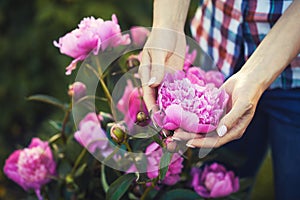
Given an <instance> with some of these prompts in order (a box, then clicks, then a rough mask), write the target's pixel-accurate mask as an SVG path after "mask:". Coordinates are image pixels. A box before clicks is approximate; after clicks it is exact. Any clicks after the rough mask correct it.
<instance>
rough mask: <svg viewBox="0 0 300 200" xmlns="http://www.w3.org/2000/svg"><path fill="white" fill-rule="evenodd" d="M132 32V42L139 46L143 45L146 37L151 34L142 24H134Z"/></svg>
mask: <svg viewBox="0 0 300 200" xmlns="http://www.w3.org/2000/svg"><path fill="white" fill-rule="evenodd" d="M130 33H131V38H132V42H133V43H134V44H135V45H137V46H138V47H142V46H143V45H144V44H145V42H146V39H147V37H148V36H149V34H150V31H149V30H148V29H147V28H145V27H142V26H133V27H131V29H130Z"/></svg>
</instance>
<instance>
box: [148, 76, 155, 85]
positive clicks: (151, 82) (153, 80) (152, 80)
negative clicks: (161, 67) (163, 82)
mask: <svg viewBox="0 0 300 200" xmlns="http://www.w3.org/2000/svg"><path fill="white" fill-rule="evenodd" d="M155 81H156V78H155V77H152V78H150V80H149V81H148V86H151V85H152V84H154V83H155Z"/></svg>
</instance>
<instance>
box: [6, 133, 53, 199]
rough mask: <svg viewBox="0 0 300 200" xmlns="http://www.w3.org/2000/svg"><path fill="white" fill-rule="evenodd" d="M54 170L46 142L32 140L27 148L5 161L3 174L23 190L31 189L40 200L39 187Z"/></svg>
mask: <svg viewBox="0 0 300 200" xmlns="http://www.w3.org/2000/svg"><path fill="white" fill-rule="evenodd" d="M55 168H56V164H55V161H54V159H53V156H52V152H51V149H50V147H49V144H48V142H43V141H41V140H40V139H39V138H32V140H31V143H30V145H29V147H28V148H24V149H22V150H16V151H15V152H13V153H12V154H11V155H10V156H9V158H8V159H7V160H6V161H5V165H4V173H5V174H6V175H7V176H8V177H9V178H10V179H12V180H13V181H15V182H16V183H17V184H19V185H20V186H21V187H22V188H23V189H24V190H26V191H27V190H29V189H33V190H34V191H35V193H36V195H37V197H38V199H40V200H41V199H43V197H42V195H41V187H42V186H43V185H45V184H46V183H48V182H49V181H50V180H51V176H54V175H55V173H56V170H55Z"/></svg>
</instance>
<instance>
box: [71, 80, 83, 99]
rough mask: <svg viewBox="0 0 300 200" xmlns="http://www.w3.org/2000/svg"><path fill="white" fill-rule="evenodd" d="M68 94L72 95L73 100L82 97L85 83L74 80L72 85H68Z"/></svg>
mask: <svg viewBox="0 0 300 200" xmlns="http://www.w3.org/2000/svg"><path fill="white" fill-rule="evenodd" d="M68 95H69V96H71V97H73V99H74V101H77V100H79V99H80V98H82V97H84V96H85V95H86V86H85V84H83V83H81V82H75V83H73V84H72V85H69V90H68Z"/></svg>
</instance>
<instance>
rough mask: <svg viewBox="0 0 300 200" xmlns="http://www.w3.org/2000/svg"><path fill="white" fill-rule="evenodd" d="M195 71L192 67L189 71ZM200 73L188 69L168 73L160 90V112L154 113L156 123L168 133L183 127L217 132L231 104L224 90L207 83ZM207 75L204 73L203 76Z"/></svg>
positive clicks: (187, 129) (200, 131)
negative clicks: (185, 71) (217, 127)
mask: <svg viewBox="0 0 300 200" xmlns="http://www.w3.org/2000/svg"><path fill="white" fill-rule="evenodd" d="M190 69H192V68H190ZM197 72H199V74H196V75H195V73H192V72H190V70H188V72H187V74H185V73H184V72H183V71H177V72H175V73H174V74H167V75H166V76H165V78H164V80H163V82H162V84H161V85H160V87H159V89H158V98H157V102H158V105H159V108H160V110H161V111H158V112H156V113H154V116H153V117H154V120H155V122H156V123H157V124H158V125H159V126H160V127H162V128H164V129H167V130H175V129H177V128H182V129H184V130H185V131H188V132H193V133H207V132H210V131H213V130H215V129H216V126H217V125H218V123H219V119H220V117H221V115H222V114H223V111H224V108H225V106H226V104H227V101H228V94H227V93H226V92H225V90H221V89H218V88H217V87H215V85H214V84H212V83H207V80H205V78H204V77H202V74H201V73H200V72H201V71H197ZM204 75H205V73H204Z"/></svg>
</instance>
